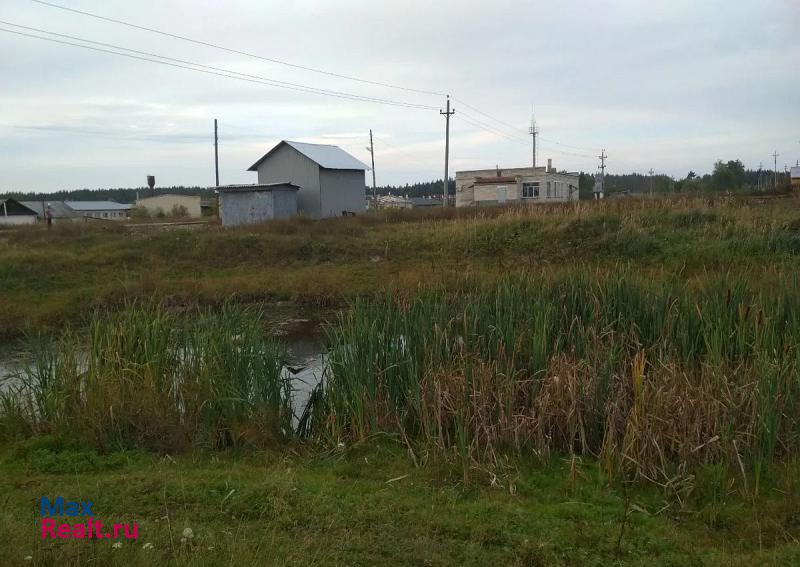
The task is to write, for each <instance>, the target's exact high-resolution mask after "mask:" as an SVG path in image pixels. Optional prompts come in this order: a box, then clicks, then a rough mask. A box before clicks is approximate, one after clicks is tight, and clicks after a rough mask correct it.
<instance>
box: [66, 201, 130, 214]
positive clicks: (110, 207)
mask: <svg viewBox="0 0 800 567" xmlns="http://www.w3.org/2000/svg"><path fill="white" fill-rule="evenodd" d="M64 203H65V204H66V205H67V206H68V207H69V208H70V209H72V210H73V211H78V212H84V211H128V210H130V209H131V208H132V205H123V204H122V203H115V202H114V201H64Z"/></svg>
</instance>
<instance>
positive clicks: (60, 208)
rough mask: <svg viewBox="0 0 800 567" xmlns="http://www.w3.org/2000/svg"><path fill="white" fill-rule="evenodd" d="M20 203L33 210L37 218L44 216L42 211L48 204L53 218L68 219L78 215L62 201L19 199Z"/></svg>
mask: <svg viewBox="0 0 800 567" xmlns="http://www.w3.org/2000/svg"><path fill="white" fill-rule="evenodd" d="M20 203H22V204H23V205H25V206H26V207H28V208H29V209H31V210H32V211H34V212H35V213H36V215H37V216H38V217H39V218H43V217H44V211H45V209H46V208H47V205H48V204H49V205H50V210H51V211H52V213H53V218H54V219H69V218H73V217H77V216H78V215H77V213H76V212H75V211H73V210H72V209H70V208H69V207H68V206H67V205H66V204H65V203H64V202H63V201H20Z"/></svg>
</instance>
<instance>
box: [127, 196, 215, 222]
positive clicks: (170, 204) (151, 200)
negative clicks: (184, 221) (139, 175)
mask: <svg viewBox="0 0 800 567" xmlns="http://www.w3.org/2000/svg"><path fill="white" fill-rule="evenodd" d="M136 206H137V207H141V208H143V209H145V210H146V211H147V212H148V213H150V215H151V216H165V215H177V214H181V215H182V216H187V217H191V218H200V216H201V215H202V211H201V208H200V197H197V196H194V195H172V194H165V195H155V196H154V197H143V198H141V199H139V200H138V201H136Z"/></svg>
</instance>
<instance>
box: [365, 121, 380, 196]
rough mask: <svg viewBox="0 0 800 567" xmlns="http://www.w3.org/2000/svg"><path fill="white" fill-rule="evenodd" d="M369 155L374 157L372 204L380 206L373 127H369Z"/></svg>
mask: <svg viewBox="0 0 800 567" xmlns="http://www.w3.org/2000/svg"><path fill="white" fill-rule="evenodd" d="M367 150H369V155H370V156H371V157H372V206H373V207H375V208H376V209H377V208H378V193H377V189H376V186H375V145H374V144H373V142H372V128H370V129H369V147H368V148H367Z"/></svg>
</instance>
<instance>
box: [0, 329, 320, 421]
mask: <svg viewBox="0 0 800 567" xmlns="http://www.w3.org/2000/svg"><path fill="white" fill-rule="evenodd" d="M273 328H274V329H275V333H276V334H277V335H278V336H279V338H280V340H281V341H282V342H283V343H284V344H285V345H286V349H287V359H286V361H285V364H284V367H283V372H284V376H285V377H286V378H288V379H289V380H290V381H291V385H292V411H293V413H294V415H295V419H294V422H295V425H296V424H297V419H298V418H299V416H300V415H302V413H303V411H304V410H305V407H306V405H307V404H308V400H309V397H310V395H311V392H312V391H313V390H314V388H315V387H316V386H317V385H318V384H319V383H320V381H321V380H322V378H323V376H324V374H325V360H324V354H325V341H324V335H323V331H322V319H321V318H319V317H310V318H299V317H298V318H287V319H283V320H280V321H278V322H275V323H274V324H273ZM31 362H32V358H31V357H30V354H28V353H25V352H24V351H21V350H20V349H18V348H17V349H15V348H13V347H12V346H10V345H5V346H0V393H2V392H5V391H8V390H9V389H10V388H12V387H13V385H14V384H15V381H16V378H15V376H16V374H17V373H18V372H20V371H21V370H22V369H24V368H25V367H26V366H27V365H28V364H30V363H31Z"/></svg>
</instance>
